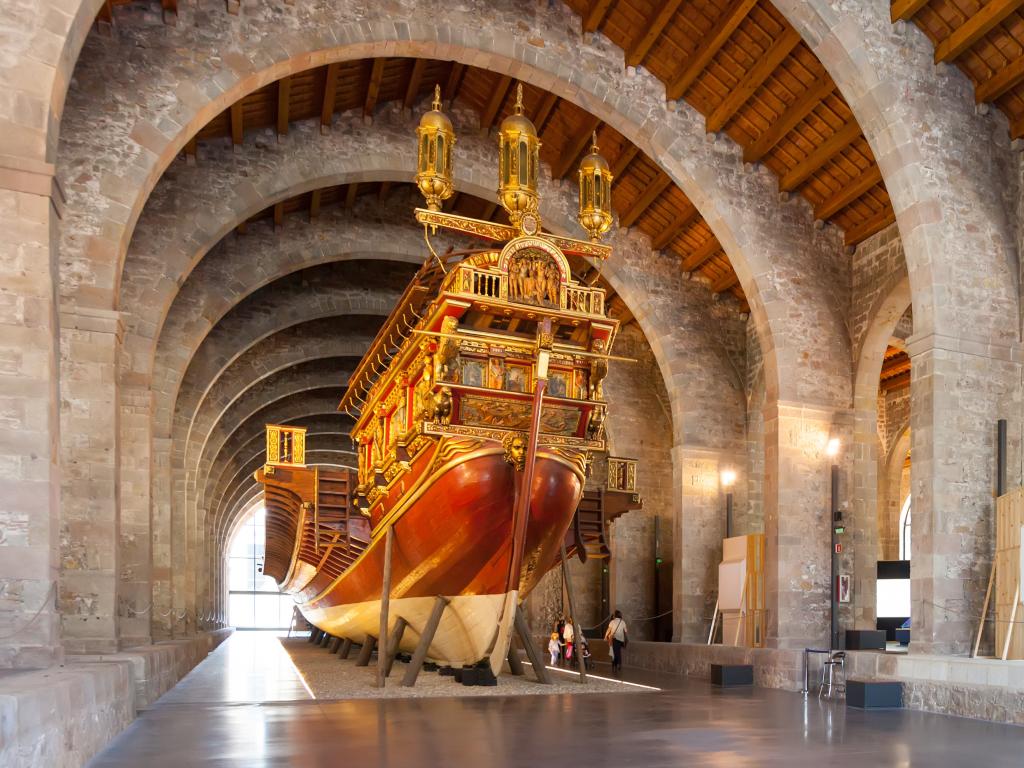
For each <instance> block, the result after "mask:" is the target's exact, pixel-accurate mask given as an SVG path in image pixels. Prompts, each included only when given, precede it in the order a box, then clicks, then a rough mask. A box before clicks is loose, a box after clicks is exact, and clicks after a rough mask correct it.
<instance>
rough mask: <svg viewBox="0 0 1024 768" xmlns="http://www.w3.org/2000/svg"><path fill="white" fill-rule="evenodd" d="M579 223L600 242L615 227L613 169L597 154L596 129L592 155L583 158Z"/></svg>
mask: <svg viewBox="0 0 1024 768" xmlns="http://www.w3.org/2000/svg"><path fill="white" fill-rule="evenodd" d="M577 218H578V219H579V222H580V226H581V227H583V229H585V230H586V231H587V234H589V235H590V240H591V242H595V243H596V242H597V241H598V240H600V239H601V235H603V234H604V233H605V232H607V231H608V230H609V229H611V226H612V172H611V170H610V169H609V168H608V161H607V160H605V159H604V158H603V157H601V155H600V154H599V153H598V149H597V131H594V141H593V144H592V145H591V147H590V154H589V155H587V156H586V157H584V158H583V160H582V161H580V213H579V216H577Z"/></svg>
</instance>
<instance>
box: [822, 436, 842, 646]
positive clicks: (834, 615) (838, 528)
mask: <svg viewBox="0 0 1024 768" xmlns="http://www.w3.org/2000/svg"><path fill="white" fill-rule="evenodd" d="M825 453H826V454H827V455H828V457H829V458H830V459H831V460H832V467H831V476H830V483H829V485H830V492H831V498H830V503H829V511H830V512H831V513H832V514H831V518H832V525H831V528H832V585H831V586H830V587H829V589H830V591H831V593H832V595H831V597H832V603H831V610H830V611H829V613H830V619H829V623H830V631H829V641H828V647H829V649H830V650H835V649H836V646H838V644H839V595H838V591H839V583H838V582H839V578H838V577H839V552H838V551H837V550H838V545H839V534H840V533H842V532H843V530H844V529H843V513H842V512H840V511H839V465H838V464H836V463H835V459H836V457H837V456H838V455H839V438H838V437H833V438H832V439H831V440H829V441H828V445H826V446H825Z"/></svg>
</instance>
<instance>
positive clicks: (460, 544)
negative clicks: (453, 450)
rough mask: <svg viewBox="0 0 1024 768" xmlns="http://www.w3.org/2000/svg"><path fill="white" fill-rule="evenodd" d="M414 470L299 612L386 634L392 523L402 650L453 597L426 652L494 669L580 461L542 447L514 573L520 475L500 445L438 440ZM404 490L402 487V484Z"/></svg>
mask: <svg viewBox="0 0 1024 768" xmlns="http://www.w3.org/2000/svg"><path fill="white" fill-rule="evenodd" d="M427 453H431V454H432V455H429V456H426V457H424V458H423V460H422V461H421V462H417V464H415V465H414V466H413V468H412V474H417V475H418V477H417V479H416V480H415V481H411V480H410V481H409V482H408V483H407V485H409V486H410V487H408V489H407V490H405V491H404V492H401V493H396V494H395V495H394V496H393V500H394V502H395V503H394V506H393V507H392V508H391V509H390V510H388V511H387V512H386V513H384V514H382V515H381V516H380V519H379V520H378V522H377V525H376V527H375V530H374V535H373V539H372V541H371V542H370V545H369V546H368V547H367V549H366V551H365V552H363V554H362V555H361V556H360V557H359V559H358V560H356V562H355V563H353V564H352V566H350V567H349V568H348V569H347V570H346V571H345V572H344V573H343V574H342V575H341V576H340V577H338V578H337V579H335V580H334V581H333V582H331V583H329V584H327V585H324V584H322V583H318V579H313V580H312V581H311V582H310V583H309V584H308V585H306V587H305V588H304V589H303V591H302V597H300V598H299V599H300V600H302V599H304V600H305V602H303V603H300V608H301V610H302V612H303V614H304V615H305V616H306V618H307V619H309V620H310V621H311V622H312V623H313V624H314V625H316V626H317V627H319V628H320V629H322V630H324V631H326V632H328V633H330V634H332V635H335V636H338V637H348V638H351V639H353V640H356V641H361V640H363V639H364V638H365V637H367V636H370V637H377V635H378V634H379V631H380V608H381V605H380V604H381V590H382V587H381V585H382V583H383V581H384V553H385V531H386V529H388V528H389V527H390V528H391V529H392V535H393V541H392V565H391V590H390V601H389V603H390V605H389V620H390V624H391V625H392V626H393V625H394V622H395V621H397V619H398V618H399V617H401V618H403V619H405V620H406V622H407V629H406V630H405V632H404V634H403V637H402V640H401V642H400V644H399V650H402V651H406V652H412V651H413V650H414V649H415V648H416V646H417V644H418V642H419V635H420V632H422V630H423V627H424V626H425V624H426V621H427V617H428V616H429V615H430V612H431V609H432V607H433V605H434V602H435V600H436V598H437V597H438V596H442V597H445V598H447V599H448V600H449V603H448V607H447V608H446V609H445V613H444V617H443V618H442V620H441V624H440V626H439V628H438V631H437V633H436V634H435V636H434V639H433V642H432V644H431V647H430V650H429V652H428V654H427V657H428V658H429V659H431V660H434V661H438V662H442V663H445V664H450V665H462V664H472V663H476V662H478V661H481V660H483V659H488V660H489V661H490V663H491V667H492V669H493V670H494V671H495V672H496V673H497V672H498V671H499V670H500V666H501V663H502V661H504V658H505V655H506V654H507V651H508V644H509V640H510V637H511V629H512V622H513V620H514V616H515V610H516V606H517V604H518V602H519V600H521V599H523V598H525V597H526V595H527V594H529V592H530V591H531V590H532V589H533V588H534V586H536V584H537V582H538V581H539V580H540V578H541V577H542V576H543V575H544V574H545V573H546V572H547V571H548V570H549V569H550V568H551V566H552V565H553V564H554V563H555V562H556V561H557V557H558V555H559V547H560V544H561V542H562V541H563V540H564V537H565V533H566V530H567V529H568V527H569V524H570V522H571V520H572V516H573V513H574V512H575V510H576V506H577V505H578V503H579V500H580V496H581V495H582V489H583V466H582V461H581V460H579V459H578V458H576V459H574V458H573V457H572V456H569V457H568V458H567V454H566V452H565V451H560V450H558V449H546V448H544V447H543V446H542V447H541V448H540V449H539V451H538V455H537V463H536V469H535V473H534V478H533V482H532V487H531V489H530V506H529V522H528V524H527V527H526V535H525V546H524V556H523V561H522V568H521V570H520V572H519V574H517V575H513V574H511V573H510V562H511V558H512V548H513V535H514V529H515V525H514V522H515V521H514V510H515V502H516V498H517V494H518V493H519V492H520V488H519V486H520V484H521V482H522V477H523V474H522V473H521V472H517V471H516V470H515V468H514V467H513V465H512V464H510V463H508V461H506V459H505V456H504V449H503V447H502V446H501V444H500V443H496V442H492V441H481V443H480V444H479V447H476V448H475V449H474V450H470V451H468V452H465V453H457V454H456V455H446V453H445V449H444V443H443V441H442V442H441V443H440V445H439V446H438V447H437V448H436V450H435V451H434V452H427ZM395 490H396V491H400V490H401V489H400V488H396V489H395Z"/></svg>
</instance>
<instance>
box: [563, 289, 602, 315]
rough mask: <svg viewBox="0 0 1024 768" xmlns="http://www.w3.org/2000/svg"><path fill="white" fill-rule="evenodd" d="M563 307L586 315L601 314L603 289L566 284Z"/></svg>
mask: <svg viewBox="0 0 1024 768" xmlns="http://www.w3.org/2000/svg"><path fill="white" fill-rule="evenodd" d="M565 308H566V309H567V310H569V311H570V312H581V313H583V314H586V315H603V314H604V291H603V290H601V289H600V288H587V287H584V286H580V285H570V286H567V287H566V289H565Z"/></svg>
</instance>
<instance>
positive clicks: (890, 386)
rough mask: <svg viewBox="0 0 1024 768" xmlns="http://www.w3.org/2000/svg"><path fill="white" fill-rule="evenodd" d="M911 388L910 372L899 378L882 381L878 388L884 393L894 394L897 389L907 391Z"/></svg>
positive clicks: (894, 377) (902, 374)
mask: <svg viewBox="0 0 1024 768" xmlns="http://www.w3.org/2000/svg"><path fill="white" fill-rule="evenodd" d="M909 386H910V371H907V372H906V373H901V374H900V375H899V376H893V377H892V378H891V379H885V380H884V381H880V382H879V384H878V388H879V389H880V390H882V391H883V392H892V391H893V390H896V389H905V388H906V387H909Z"/></svg>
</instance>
